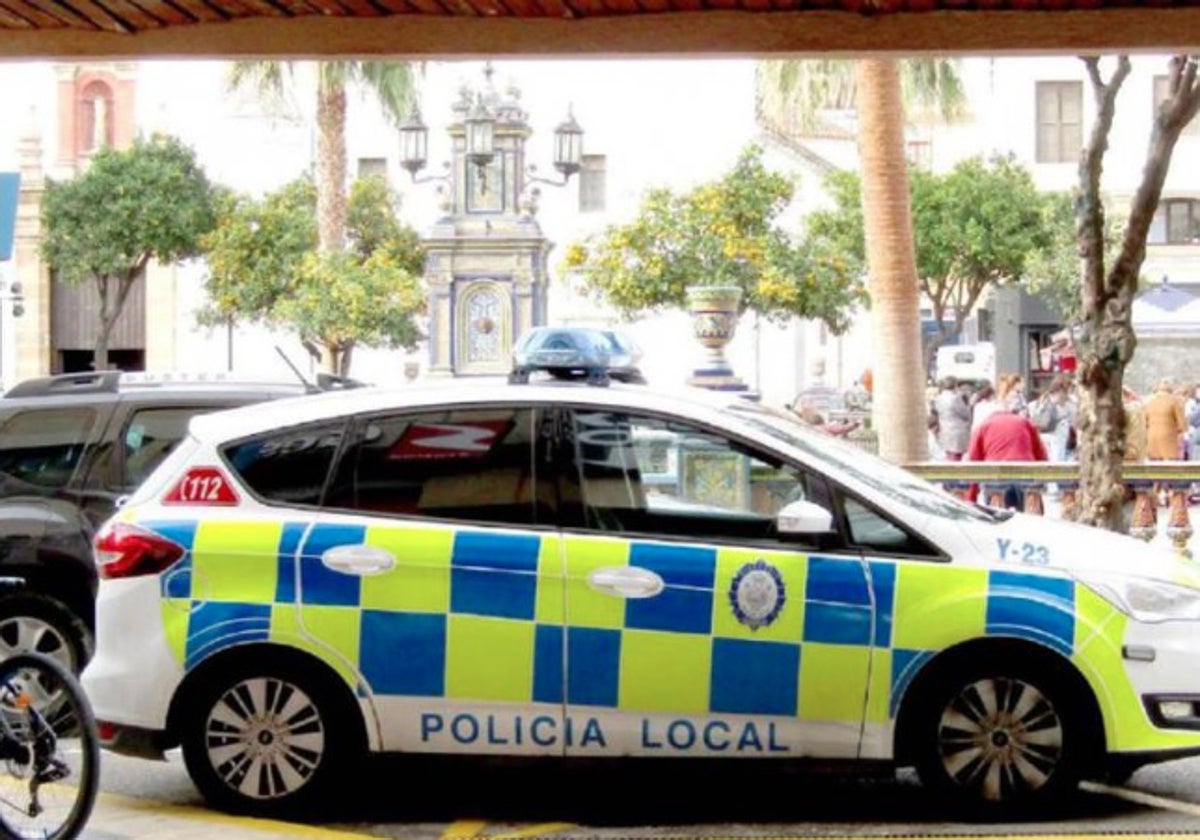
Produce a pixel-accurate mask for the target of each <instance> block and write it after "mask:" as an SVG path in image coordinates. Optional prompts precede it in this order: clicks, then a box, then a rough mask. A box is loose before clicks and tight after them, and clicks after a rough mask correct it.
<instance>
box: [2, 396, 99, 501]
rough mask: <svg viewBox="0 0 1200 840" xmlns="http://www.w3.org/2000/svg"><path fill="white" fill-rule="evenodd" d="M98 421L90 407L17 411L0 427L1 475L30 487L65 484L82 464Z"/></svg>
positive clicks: (51, 487)
mask: <svg viewBox="0 0 1200 840" xmlns="http://www.w3.org/2000/svg"><path fill="white" fill-rule="evenodd" d="M94 420H95V413H94V412H93V411H91V410H90V409H86V408H55V409H46V410H42V411H22V412H18V413H17V414H14V415H13V416H12V417H10V418H9V419H8V421H7V422H6V423H5V424H4V425H3V427H0V476H2V477H3V479H5V480H6V481H8V480H12V479H15V480H16V481H17V482H20V483H24V484H27V485H32V487H29V488H27V489H29V490H36V489H38V488H41V489H47V490H58V489H61V488H63V487H65V486H66V485H67V483H68V482H69V481H70V480H71V476H72V475H74V473H75V468H76V467H77V466H78V465H79V460H80V458H81V457H82V455H83V451H84V448H85V446H86V444H87V441H88V437H89V435H90V432H91V429H92V423H93V422H94ZM17 492H19V490H18V491H17Z"/></svg>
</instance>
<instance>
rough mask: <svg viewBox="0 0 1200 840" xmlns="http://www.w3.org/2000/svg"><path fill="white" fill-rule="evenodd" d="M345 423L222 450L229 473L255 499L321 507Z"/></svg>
mask: <svg viewBox="0 0 1200 840" xmlns="http://www.w3.org/2000/svg"><path fill="white" fill-rule="evenodd" d="M345 427H346V423H345V421H343V420H338V421H335V422H332V423H319V424H315V425H312V426H294V427H291V428H287V429H279V430H275V431H271V432H268V433H266V434H262V435H255V436H254V437H252V438H247V439H244V440H240V441H234V442H233V443H230V444H227V445H225V446H224V447H222V448H221V455H222V456H223V457H224V458H225V460H226V461H227V462H228V463H229V466H230V468H231V469H232V470H233V471H234V472H235V473H236V474H237V475H238V477H239V478H240V479H241V480H242V481H244V482H245V483H246V486H247V487H249V488H250V489H251V490H252V491H253V492H254V493H255V494H256V495H257V496H259V497H260V498H262V499H264V500H266V501H269V502H282V503H284V504H289V505H319V504H320V503H321V492H322V491H323V490H324V489H325V484H326V482H327V480H328V477H329V470H330V467H331V466H332V464H333V458H334V455H335V454H336V453H337V450H338V447H339V446H340V445H341V442H342V435H343V432H344V430H345Z"/></svg>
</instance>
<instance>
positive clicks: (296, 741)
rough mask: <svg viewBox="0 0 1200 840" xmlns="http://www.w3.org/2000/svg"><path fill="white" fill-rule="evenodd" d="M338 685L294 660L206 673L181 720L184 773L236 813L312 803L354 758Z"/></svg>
mask: <svg viewBox="0 0 1200 840" xmlns="http://www.w3.org/2000/svg"><path fill="white" fill-rule="evenodd" d="M348 707H349V703H348V702H346V701H345V700H344V699H342V698H341V697H340V696H339V695H338V692H337V688H336V687H335V686H333V685H331V684H330V683H329V681H327V680H325V679H322V678H320V677H319V676H314V675H313V674H310V673H306V672H305V671H304V670H303V669H301V668H299V667H278V666H276V667H272V666H257V667H255V666H251V665H239V666H236V667H234V668H231V669H227V670H225V671H223V672H222V673H221V674H219V675H210V677H209V678H208V679H206V680H205V681H204V682H203V683H202V684H201V685H200V687H199V690H198V691H197V692H196V694H195V697H194V698H193V700H192V702H191V703H190V704H189V708H188V711H187V714H186V717H185V719H184V720H183V722H182V727H183V728H182V733H181V735H182V746H183V757H184V763H185V765H186V766H187V770H188V774H189V775H190V776H191V778H192V781H193V782H194V783H195V785H196V787H197V788H199V789H200V792H201V793H202V794H203V795H204V797H205V798H206V799H207V800H208V801H209V802H210V803H211V804H212V805H214V806H216V807H218V808H222V809H224V810H227V811H233V812H237V813H249V814H261V815H279V814H284V813H295V812H297V811H298V810H299V809H300V805H301V803H303V804H304V806H305V808H310V807H315V806H317V805H318V804H319V802H320V800H322V799H323V798H324V797H325V796H326V795H327V794H328V793H329V791H330V788H331V787H332V785H333V782H334V780H335V779H336V778H337V777H338V774H339V772H340V769H341V768H344V767H345V766H346V763H347V762H348V761H349V759H350V758H351V757H352V755H353V752H354V749H355V747H354V743H355V739H354V738H353V736H352V733H353V729H352V727H350V726H349V725H348V723H347V721H349V720H350V719H351V718H350V714H356V713H357V710H355V709H351V708H348Z"/></svg>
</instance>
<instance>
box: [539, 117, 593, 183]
mask: <svg viewBox="0 0 1200 840" xmlns="http://www.w3.org/2000/svg"><path fill="white" fill-rule="evenodd" d="M582 167H583V128H582V127H581V126H580V125H579V123H578V122H576V121H575V111H574V109H572V108H570V107H568V108H567V118H566V119H565V120H563V121H562V122H560V123H559V124H558V127H557V128H555V129H554V168H555V169H557V170H558V171H559V172H560V173H562V176H563V177H562V180H561V181H555V180H551V179H550V178H542V177H539V176H538V175H536V174H534V173H535V172H537V166H536V165H535V164H532V163H531V164H529V165H528V166H527V167H526V170H527V173H528V174H527V178H528V180H530V181H537V182H539V183H542V184H550V185H552V186H555V187H564V186H566V184H567V181H570V180H571V176H572V175H574V174H575V173H576V172H578V171H579V170H580V169H581V168H582Z"/></svg>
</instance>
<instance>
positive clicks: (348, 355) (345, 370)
mask: <svg viewBox="0 0 1200 840" xmlns="http://www.w3.org/2000/svg"><path fill="white" fill-rule="evenodd" d="M352 361H354V342H353V341H347V342H346V343H345V344H343V345H342V357H341V358H340V359H338V366H337V374H338V376H349V375H350V363H351V362H352Z"/></svg>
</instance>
